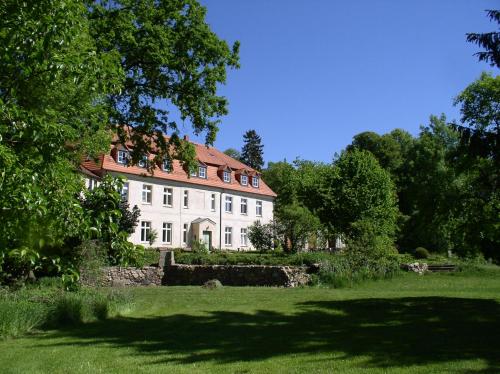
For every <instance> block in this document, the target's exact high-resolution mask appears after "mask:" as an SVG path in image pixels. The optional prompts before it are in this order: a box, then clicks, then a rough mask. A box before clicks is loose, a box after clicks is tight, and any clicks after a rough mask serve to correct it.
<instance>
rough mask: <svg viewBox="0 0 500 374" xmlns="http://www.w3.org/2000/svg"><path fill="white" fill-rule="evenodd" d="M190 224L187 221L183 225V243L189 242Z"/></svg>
mask: <svg viewBox="0 0 500 374" xmlns="http://www.w3.org/2000/svg"><path fill="white" fill-rule="evenodd" d="M188 229H189V225H188V224H187V223H185V224H183V225H182V244H187V237H188Z"/></svg>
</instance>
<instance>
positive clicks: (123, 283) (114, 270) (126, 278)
mask: <svg viewBox="0 0 500 374" xmlns="http://www.w3.org/2000/svg"><path fill="white" fill-rule="evenodd" d="M96 278H97V279H96ZM162 278H163V269H161V268H159V267H157V266H145V267H143V268H134V267H119V266H110V267H104V268H102V269H101V274H99V275H98V276H97V277H95V276H94V277H89V276H88V275H86V274H84V273H83V274H82V275H81V279H80V282H81V283H82V284H85V285H92V286H95V285H96V283H97V284H98V285H101V286H106V287H128V286H151V285H154V286H160V285H161V282H162Z"/></svg>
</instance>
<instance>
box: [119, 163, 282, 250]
mask: <svg viewBox="0 0 500 374" xmlns="http://www.w3.org/2000/svg"><path fill="white" fill-rule="evenodd" d="M110 174H112V175H114V176H118V175H120V174H118V173H110ZM122 176H124V177H125V178H126V179H127V183H128V192H127V200H128V202H129V204H130V207H131V208H132V207H133V206H134V205H137V207H139V209H140V210H141V216H140V219H139V224H138V226H137V228H136V230H135V232H134V233H133V234H132V235H131V237H130V240H131V241H132V242H133V243H135V244H142V245H145V246H149V245H150V244H149V243H148V242H147V241H146V240H142V239H144V238H141V226H142V222H150V227H151V229H154V230H156V232H157V233H158V238H157V239H156V241H155V242H154V243H153V244H152V246H153V247H170V248H179V247H190V244H191V240H201V239H203V238H199V237H198V236H199V235H197V233H194V232H193V230H192V228H193V227H192V222H193V221H194V220H197V219H199V218H208V219H210V220H211V221H213V222H215V228H214V225H211V224H210V223H208V222H207V223H206V224H205V223H204V222H202V223H201V224H200V225H201V226H200V231H203V230H205V229H207V230H208V231H211V236H212V239H211V241H212V243H211V245H212V247H214V248H222V249H228V250H251V249H253V248H252V247H251V244H250V240H248V239H247V245H245V244H244V243H242V238H241V230H242V229H246V228H248V226H250V225H252V224H253V223H254V222H255V221H257V220H260V221H261V222H262V223H268V222H269V221H271V220H272V219H273V198H272V197H269V196H263V195H257V194H251V193H245V192H238V191H232V190H225V189H221V188H216V187H214V188H211V187H207V186H202V185H196V184H192V183H185V182H177V181H169V180H164V179H160V178H154V177H147V176H137V175H132V174H127V175H122ZM195 178H196V177H193V180H195ZM145 186H150V187H151V202H145V201H143V188H144V187H145ZM165 188H167V189H171V190H172V194H173V195H172V204H171V205H165V204H164V189H165ZM185 191H187V194H188V206H187V207H185V206H184V193H185ZM212 195H215V209H212ZM226 197H231V198H232V211H231V212H226V209H225V206H226ZM242 199H246V202H247V213H246V214H244V213H242V212H241V203H242ZM258 202H262V215H260V216H259V215H257V204H258ZM164 223H169V224H171V229H172V236H171V240H170V242H164V240H163V239H164V238H163V224H164ZM184 224H187V228H188V234H187V238H188V241H187V242H184V241H183V229H184ZM205 226H206V228H205ZM226 227H228V228H231V231H232V235H231V236H232V238H231V239H232V240H231V243H230V244H229V243H226V240H225V231H226ZM195 236H196V238H195Z"/></svg>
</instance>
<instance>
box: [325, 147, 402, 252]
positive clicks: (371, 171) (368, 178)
mask: <svg viewBox="0 0 500 374" xmlns="http://www.w3.org/2000/svg"><path fill="white" fill-rule="evenodd" d="M323 183H324V185H325V186H324V189H323V191H324V193H325V195H324V202H325V207H324V209H323V210H322V211H321V214H320V218H322V221H323V222H325V223H328V224H329V225H330V226H331V227H332V228H333V229H334V230H335V232H336V234H337V235H339V236H342V237H344V238H348V239H351V240H354V239H356V238H359V237H362V236H364V235H369V237H370V238H371V239H372V241H373V242H375V241H376V239H378V238H383V240H382V241H383V242H385V243H387V244H389V245H392V243H393V242H394V236H395V232H396V227H397V226H396V219H397V214H398V213H397V212H398V210H397V199H396V191H395V186H394V183H393V182H392V180H391V178H390V175H389V173H388V172H387V171H385V170H384V169H383V168H382V167H381V166H380V165H379V163H378V162H377V160H376V159H375V157H374V156H373V155H372V154H371V153H370V152H367V151H360V150H356V149H355V150H352V151H349V152H343V153H342V154H341V155H340V157H339V158H338V159H336V160H335V161H334V163H333V169H332V171H331V172H330V173H329V174H327V175H325V180H324V181H323ZM367 228H369V232H368V233H367V230H366V229H367ZM386 249H387V250H390V249H389V248H386Z"/></svg>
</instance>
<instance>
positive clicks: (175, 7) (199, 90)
mask: <svg viewBox="0 0 500 374" xmlns="http://www.w3.org/2000/svg"><path fill="white" fill-rule="evenodd" d="M86 3H87V6H88V8H89V20H90V32H91V35H92V36H93V37H94V39H95V43H96V46H97V50H98V51H99V52H102V51H110V52H112V53H114V54H117V55H118V56H119V58H120V64H119V67H120V68H121V70H122V71H123V72H124V74H125V77H126V78H125V80H124V82H123V84H122V86H121V87H120V91H119V92H118V93H114V94H112V95H108V96H107V100H106V104H107V105H109V107H110V112H111V122H112V123H113V124H116V125H120V124H127V125H129V126H131V127H132V128H133V130H134V131H126V130H124V129H123V128H122V127H118V130H119V131H118V134H119V136H120V138H121V140H122V142H125V141H127V140H131V141H132V143H133V144H134V150H133V152H132V155H131V156H132V162H133V163H136V162H138V161H139V160H140V159H141V157H142V155H143V154H144V153H147V152H149V153H154V154H156V158H157V160H158V161H161V160H162V159H163V158H167V159H172V158H177V159H180V160H181V161H182V162H184V163H185V164H187V167H188V168H189V167H190V166H192V164H193V163H194V157H193V156H194V154H193V152H192V149H191V148H192V145H191V143H189V142H186V141H183V140H181V139H180V138H179V137H178V136H177V134H178V131H179V128H178V124H177V122H176V121H175V120H174V119H173V118H172V116H171V115H170V110H171V109H170V108H171V107H176V109H177V110H178V111H179V112H180V117H181V119H182V120H183V121H184V120H188V121H189V122H190V123H191V125H192V127H193V130H194V133H195V134H197V135H198V134H200V133H202V132H205V133H206V137H205V142H206V144H207V145H208V144H213V142H214V141H215V137H216V133H217V131H218V124H219V122H220V117H221V116H223V115H225V114H227V99H226V98H225V97H222V96H218V95H217V87H218V86H219V85H220V84H223V83H225V81H226V69H227V68H237V67H238V66H239V65H238V61H239V57H238V50H239V43H238V42H236V43H234V44H233V46H232V47H229V46H228V44H227V43H226V42H225V41H223V40H221V39H219V38H218V37H217V35H216V34H215V33H214V32H213V31H212V30H211V29H210V26H209V25H208V24H207V23H206V21H205V15H206V9H205V8H204V7H203V6H201V5H200V4H199V3H198V2H197V1H196V0H178V1H172V0H159V1H139V2H138V1H135V0H99V1H91V0H87V1H86ZM159 103H161V105H159ZM167 133H170V134H171V136H170V137H169V138H168V140H165V139H164V137H163V136H161V135H162V134H167ZM145 135H146V136H145ZM151 139H154V140H153V141H151ZM170 145H173V146H174V147H170ZM152 151H154V152H152Z"/></svg>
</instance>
